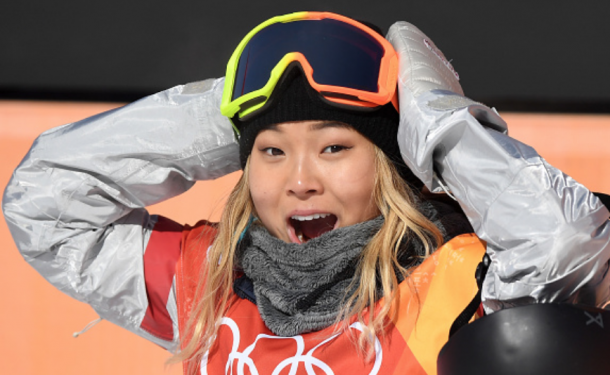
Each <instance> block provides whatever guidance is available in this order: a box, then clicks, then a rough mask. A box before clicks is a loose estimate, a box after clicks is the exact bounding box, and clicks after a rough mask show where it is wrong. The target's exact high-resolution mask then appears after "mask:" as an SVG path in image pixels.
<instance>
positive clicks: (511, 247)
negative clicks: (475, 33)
mask: <svg viewBox="0 0 610 375" xmlns="http://www.w3.org/2000/svg"><path fill="white" fill-rule="evenodd" d="M388 39H389V40H390V41H391V43H392V44H393V45H394V47H395V48H396V50H397V52H398V53H399V56H400V72H399V89H400V114H401V125H400V130H399V134H398V140H399V144H400V148H401V152H402V155H403V157H404V159H405V161H406V163H407V165H408V166H409V167H410V168H411V169H412V170H413V172H414V173H415V174H416V175H417V176H418V177H419V178H420V179H421V180H422V181H423V182H424V183H425V184H426V186H427V187H428V188H429V189H430V190H431V191H433V192H442V191H443V190H447V191H450V192H451V193H452V194H453V195H454V196H455V198H456V199H457V201H458V202H459V203H460V205H461V206H462V208H463V209H464V211H465V213H466V215H467V216H468V218H469V220H470V222H471V224H472V225H473V228H474V229H475V232H476V234H477V235H478V236H479V237H480V238H481V239H482V240H484V241H486V242H487V252H488V254H489V255H490V257H491V259H492V263H491V266H490V268H489V271H488V274H487V277H486V278H485V281H484V284H483V289H482V299H483V303H484V306H485V308H486V310H487V311H488V312H491V311H496V310H499V309H502V308H506V307H510V306H516V305H522V304H528V303H536V302H571V303H586V304H590V305H597V306H601V305H603V304H605V302H607V301H608V300H609V299H610V277H609V276H608V262H609V259H610V223H609V221H608V217H609V213H608V210H607V209H606V208H605V207H604V206H603V205H602V203H601V202H600V201H599V199H598V198H597V197H595V196H594V195H593V194H592V193H591V192H590V191H589V190H588V189H587V188H586V187H584V186H583V185H581V184H579V183H578V182H576V181H574V180H573V179H572V178H570V177H569V176H567V175H565V174H564V173H562V172H561V171H560V170H558V169H556V168H554V167H553V166H551V165H550V164H548V163H547V162H546V161H545V160H544V159H543V158H542V157H541V156H540V155H538V153H537V152H536V151H535V150H534V149H533V148H532V147H530V146H528V145H525V144H523V143H521V142H519V141H517V140H515V139H513V138H511V137H509V136H508V135H507V128H506V124H505V123H504V121H503V120H502V119H501V118H500V117H499V116H498V115H497V113H495V111H493V110H490V109H489V108H487V107H485V106H484V105H481V104H479V103H475V102H473V101H471V100H469V99H467V98H465V97H464V96H463V94H462V90H461V88H460V85H459V83H458V76H457V73H455V71H454V70H453V67H452V66H451V64H450V63H449V62H448V61H447V60H446V59H445V57H444V55H443V54H442V52H440V51H439V50H438V48H437V47H436V46H435V45H434V43H433V42H432V41H431V40H430V39H429V38H428V37H427V36H426V35H424V34H423V33H422V32H421V31H420V30H418V29H417V28H416V27H415V26H413V25H410V24H408V23H406V22H399V23H396V24H395V25H393V26H392V28H391V29H390V31H389V34H388Z"/></svg>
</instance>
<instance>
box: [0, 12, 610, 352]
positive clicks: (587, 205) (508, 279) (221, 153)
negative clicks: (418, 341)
mask: <svg viewBox="0 0 610 375" xmlns="http://www.w3.org/2000/svg"><path fill="white" fill-rule="evenodd" d="M418 32H419V31H418V30H416V29H415V28H414V27H412V26H411V25H409V24H406V23H397V24H395V25H394V26H393V27H392V28H391V30H390V33H389V35H388V39H389V40H390V41H391V42H392V43H393V44H394V46H395V48H396V49H397V51H399V53H400V57H401V68H400V106H401V126H400V130H399V135H398V137H399V143H400V146H401V150H402V152H403V156H404V157H405V160H406V162H407V163H408V165H409V167H411V168H412V169H413V171H414V172H415V173H416V175H417V176H418V177H419V178H421V179H422V180H423V181H424V183H425V184H426V185H427V186H428V187H429V188H430V189H431V190H432V191H441V190H442V188H443V187H444V189H446V190H447V191H449V190H450V191H451V193H452V194H453V195H454V196H455V197H456V198H457V199H458V201H459V202H460V204H461V205H462V207H463V208H464V210H465V212H466V214H467V215H468V217H469V219H470V220H471V222H472V224H473V226H474V228H475V230H476V232H477V234H478V235H479V236H480V237H481V238H482V239H483V240H485V241H487V244H488V249H489V250H488V251H489V253H490V255H491V257H492V260H493V263H492V266H491V268H490V271H489V274H488V276H487V278H486V280H485V284H484V300H485V306H486V308H487V309H488V311H493V310H497V309H500V308H503V307H506V306H511V305H516V304H522V303H532V302H548V301H570V302H586V303H589V304H592V305H600V304H603V303H604V302H605V301H607V300H608V299H609V286H608V283H609V278H608V277H606V276H607V272H606V271H607V269H608V259H609V258H610V246H609V245H608V241H609V238H610V230H609V228H608V215H609V213H608V211H607V210H606V209H605V208H604V207H603V206H602V205H601V203H600V202H599V200H598V199H597V198H596V197H594V196H593V195H592V194H591V193H590V192H589V191H588V190H587V189H586V188H585V187H584V186H582V185H580V184H578V183H577V182H575V181H574V180H572V179H571V178H569V177H568V176H566V175H564V174H563V173H561V172H560V171H558V170H557V169H555V168H553V167H552V166H550V165H548V164H547V163H546V162H545V161H544V160H543V159H542V158H541V157H540V156H539V155H538V154H537V153H536V152H535V151H534V150H533V149H532V148H531V147H529V146H527V145H524V144H522V143H519V142H518V141H516V140H514V139H512V138H510V137H508V136H507V135H505V134H504V133H503V132H504V131H505V129H506V127H505V124H504V122H503V121H502V120H501V119H500V118H499V117H498V116H497V115H496V114H495V113H494V112H493V111H491V110H489V109H488V108H487V107H484V106H482V105H480V104H477V103H473V102H472V101H470V100H468V99H466V98H464V97H463V96H461V88H460V87H459V84H457V80H455V78H454V79H453V80H452V78H451V77H452V76H453V72H451V71H450V70H449V69H448V65H447V64H448V63H447V64H445V62H444V61H443V60H442V59H441V58H440V57H439V56H442V54H440V51H437V50H436V47H433V48H428V47H427V45H426V44H425V43H422V40H423V39H422V38H419V39H418V38H416V37H414V35H415V36H417V35H419V34H418ZM412 33H415V34H413V35H411V34H412ZM419 33H421V32H419ZM421 35H423V34H421ZM418 40H419V41H418ZM430 43H431V42H430ZM432 46H433V44H432ZM414 51H415V52H414ZM418 66H419V67H421V69H419V70H417V69H415V68H416V67H418ZM449 66H450V65H449ZM416 70H417V72H416ZM222 85H223V79H218V80H207V81H203V82H199V83H193V84H188V85H185V86H178V87H174V88H172V89H169V90H167V91H164V92H161V93H158V94H155V95H152V96H150V97H147V98H144V99H142V100H140V101H138V102H135V103H132V104H130V105H127V106H125V107H122V108H119V109H116V110H113V111H109V112H106V113H103V114H100V115H97V116H94V117H91V118H88V119H85V120H82V121H79V122H76V123H73V124H68V125H64V126H61V127H58V128H55V129H51V130H49V131H47V132H45V133H43V134H42V135H41V136H40V137H39V138H38V139H37V140H36V141H35V142H34V144H33V146H32V149H31V150H30V151H29V152H28V154H27V155H26V156H25V158H24V160H23V161H22V162H21V164H20V165H19V167H18V168H17V170H16V171H15V173H14V175H13V178H12V179H11V181H10V182H9V184H8V186H7V188H6V191H5V193H4V198H3V210H4V215H5V218H6V220H7V223H8V226H9V228H10V230H11V233H12V235H13V237H14V239H15V242H16V244H17V247H18V248H19V249H20V251H21V252H22V254H23V256H24V258H25V259H26V260H27V261H28V262H29V263H30V264H32V266H33V267H35V268H36V269H37V270H38V271H39V272H40V273H41V274H42V275H43V276H44V277H45V278H46V279H47V280H49V281H50V282H51V283H53V284H54V285H55V286H57V287H58V288H59V289H60V290H62V291H64V292H65V293H67V294H69V295H71V296H73V297H75V298H77V299H79V300H81V301H84V302H86V303H88V304H90V305H91V306H92V307H93V308H94V309H95V310H96V311H97V313H98V314H99V315H100V317H102V318H104V319H106V320H109V321H112V322H114V323H116V324H118V325H121V326H123V327H125V328H127V329H129V330H131V331H133V332H135V333H137V334H139V335H141V336H143V337H145V338H148V339H149V340H152V341H154V342H156V343H157V344H160V345H162V346H163V347H165V348H167V349H170V350H174V349H176V348H177V343H178V334H177V332H178V330H177V329H176V328H175V329H174V332H175V333H174V339H173V340H172V341H171V342H170V341H164V340H160V339H158V338H156V337H155V336H153V335H151V334H149V333H148V332H146V331H144V330H142V329H141V328H140V324H141V322H142V319H143V317H144V315H145V312H146V308H147V306H148V301H147V297H146V290H145V285H144V276H143V265H142V256H143V254H144V252H145V250H146V245H147V243H148V239H149V237H150V234H151V231H152V228H153V226H154V224H155V222H156V218H155V217H154V216H149V214H148V213H147V211H146V210H145V208H144V207H145V206H147V205H150V204H154V203H157V202H159V201H162V200H165V199H169V198H171V197H174V196H176V195H178V194H180V193H182V192H184V191H186V190H187V189H189V188H190V187H191V186H192V185H193V184H194V183H195V181H197V180H206V179H213V178H217V177H220V176H222V175H225V174H227V173H230V172H233V171H235V170H238V169H239V166H240V164H239V157H238V145H237V143H236V140H235V137H234V133H233V130H232V126H231V124H230V122H229V120H228V119H226V118H225V117H223V116H222V115H221V114H220V111H219V104H220V98H221V94H222ZM170 293H171V294H172V295H170V298H169V299H168V305H167V308H168V311H169V312H170V315H172V318H173V321H174V322H176V321H177V319H176V306H175V296H174V295H173V291H172V292H170Z"/></svg>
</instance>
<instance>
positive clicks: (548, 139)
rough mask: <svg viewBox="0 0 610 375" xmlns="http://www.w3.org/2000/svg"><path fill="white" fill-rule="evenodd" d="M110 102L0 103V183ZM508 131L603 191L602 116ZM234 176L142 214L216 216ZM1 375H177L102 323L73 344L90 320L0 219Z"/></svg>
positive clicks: (532, 122) (526, 119)
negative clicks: (50, 136) (39, 146)
mask: <svg viewBox="0 0 610 375" xmlns="http://www.w3.org/2000/svg"><path fill="white" fill-rule="evenodd" d="M116 106H118V104H107V103H105V104H98V103H63V102H62V103H54V102H26V101H0V187H2V189H4V187H5V186H6V184H7V183H8V180H9V178H10V176H11V173H12V171H13V169H14V168H15V167H16V166H17V164H18V163H19V161H20V160H21V158H22V157H23V156H24V155H25V154H26V152H27V151H28V149H29V147H30V146H31V144H32V141H33V140H34V139H35V138H36V136H37V135H38V134H40V133H41V132H42V131H44V130H46V129H49V128H51V127H55V126H58V125H61V124H64V123H69V122H72V121H76V120H79V119H82V118H85V117H87V116H90V115H93V114H96V113H99V112H102V111H105V110H108V109H111V108H114V107H116ZM502 115H503V117H504V119H505V120H506V121H507V122H508V124H509V127H510V134H511V135H512V136H513V137H515V138H517V139H519V140H521V141H523V142H525V143H528V144H530V145H531V146H534V147H535V148H536V150H538V152H539V153H540V154H541V155H542V156H544V157H545V158H546V159H547V160H548V161H549V162H550V163H551V164H553V165H554V166H556V167H558V168H559V169H561V170H563V171H564V172H566V173H567V174H569V175H571V176H572V177H574V178H575V179H576V180H577V181H579V182H581V183H583V184H584V185H586V186H587V187H589V189H591V190H593V191H602V192H610V173H607V172H606V171H607V170H609V169H610V147H608V141H609V140H610V116H609V115H590V116H584V115H555V114H553V115H545V114H536V115H532V114H517V113H503V114H502ZM238 177H239V174H238V173H234V174H232V175H229V176H226V177H223V178H221V179H219V180H216V181H213V182H200V183H198V184H197V185H195V187H194V188H193V189H191V190H190V191H189V192H187V193H185V194H183V195H181V196H179V197H177V198H174V199H172V200H171V201H168V202H164V203H161V204H158V205H155V206H151V207H150V208H149V210H150V211H151V212H152V213H158V214H162V215H165V216H168V217H171V218H172V219H174V220H176V221H178V222H183V223H194V222H196V221H197V220H199V219H202V218H207V219H212V220H217V219H218V217H219V215H220V211H221V209H222V205H223V202H224V199H225V198H226V196H227V194H228V189H230V187H231V186H232V185H233V184H234V183H235V181H236V179H237V178H238ZM0 246H1V249H2V250H1V252H0V285H2V288H1V289H0V290H1V292H0V301H2V302H1V303H2V308H0V353H1V354H0V373H1V374H62V375H71V374H109V373H113V374H181V373H182V370H181V366H180V365H174V366H171V367H166V366H164V362H165V361H166V359H167V358H169V354H168V353H167V352H166V351H164V350H163V349H161V348H159V347H157V346H156V345H154V344H151V343H149V342H147V341H145V340H143V339H140V338H139V337H137V336H135V335H133V334H131V333H130V332H128V331H126V330H124V329H121V328H119V327H116V326H114V325H113V324H111V323H108V322H106V321H102V322H101V323H99V324H98V325H96V326H95V327H93V328H92V329H91V330H90V331H88V332H86V333H85V334H83V335H82V336H80V337H78V338H73V337H72V333H73V332H75V331H79V330H81V329H82V328H84V327H85V326H86V325H87V323H89V322H90V321H92V320H95V319H97V315H96V314H95V313H94V312H93V310H92V309H91V308H90V307H88V306H87V305H85V304H83V303H80V302H77V301H75V300H72V299H71V298H69V297H68V296H66V295H64V294H63V293H61V292H59V291H58V290H56V289H55V288H54V287H52V286H51V285H50V284H48V283H47V282H46V281H45V280H44V279H43V278H42V277H41V276H40V275H38V273H36V271H34V270H33V269H32V268H31V267H29V266H28V265H27V264H26V262H25V261H24V260H23V259H22V258H21V256H20V255H19V253H18V251H17V249H16V247H15V244H14V243H13V241H12V239H11V237H10V234H9V232H8V228H7V226H6V223H5V222H4V220H1V221H0Z"/></svg>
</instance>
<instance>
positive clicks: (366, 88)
mask: <svg viewBox="0 0 610 375" xmlns="http://www.w3.org/2000/svg"><path fill="white" fill-rule="evenodd" d="M296 66H298V67H299V68H300V69H301V70H302V72H303V74H304V75H305V77H306V78H307V80H308V81H309V84H310V86H311V87H312V88H313V89H315V90H316V91H317V92H318V93H319V94H320V95H321V97H322V98H323V99H325V100H326V102H328V103H330V104H336V105H338V106H346V105H347V106H349V107H350V108H356V109H365V110H366V109H370V108H375V107H379V106H382V105H385V104H387V103H389V102H393V103H394V106H395V107H396V108H397V106H398V102H397V100H396V95H395V94H396V84H397V76H398V56H397V54H396V51H395V50H394V48H393V47H392V45H391V44H390V43H389V42H388V41H387V40H386V39H385V38H383V37H382V36H381V35H379V34H378V33H376V32H375V31H373V30H372V29H370V28H369V27H367V26H365V25H363V24H361V23H359V22H357V21H354V20H352V19H350V18H347V17H344V16H340V15H338V14H334V13H328V12H297V13H292V14H287V15H284V16H277V17H274V18H272V19H270V20H268V21H266V22H263V23H262V24H260V25H259V26H257V27H256V28H255V29H254V30H252V31H251V32H250V33H249V34H248V35H246V37H245V38H244V39H243V40H242V41H241V43H240V44H239V45H238V46H237V49H236V50H235V52H233V55H232V56H231V59H230V60H229V63H228V65H227V74H226V78H225V86H224V92H223V97H222V103H221V106H220V110H221V112H222V114H223V115H225V116H227V117H229V118H233V117H234V116H236V115H237V116H238V118H239V119H240V120H247V119H249V118H252V117H254V116H255V115H256V114H257V113H259V112H260V111H262V110H263V109H264V108H266V106H268V105H269V104H270V103H271V101H272V99H273V95H272V94H273V91H274V89H275V87H276V86H277V85H278V82H280V80H281V78H282V77H283V76H284V73H285V72H286V71H287V70H289V69H291V68H293V67H296Z"/></svg>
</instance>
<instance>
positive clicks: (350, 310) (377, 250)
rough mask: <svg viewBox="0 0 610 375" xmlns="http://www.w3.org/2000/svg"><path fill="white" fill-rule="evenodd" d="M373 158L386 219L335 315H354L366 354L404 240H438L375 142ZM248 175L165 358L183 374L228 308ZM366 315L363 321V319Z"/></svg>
mask: <svg viewBox="0 0 610 375" xmlns="http://www.w3.org/2000/svg"><path fill="white" fill-rule="evenodd" d="M375 159H376V160H375V163H376V165H375V167H376V173H375V185H374V186H375V187H374V192H373V200H374V202H375V204H376V205H377V207H378V208H379V211H380V212H381V214H382V215H383V217H384V219H385V220H384V224H383V225H382V227H381V229H380V230H379V232H377V234H375V235H374V236H373V238H372V239H371V241H370V242H369V243H368V244H367V245H366V246H365V248H364V249H363V251H362V254H361V259H360V262H359V264H358V267H357V270H356V275H355V277H354V278H353V281H352V283H351V285H350V288H348V290H355V291H354V292H353V293H352V294H351V295H349V296H346V298H345V299H344V303H343V304H342V306H343V307H342V308H341V310H340V312H339V315H338V318H337V322H343V323H345V324H340V325H339V326H340V327H341V328H339V329H347V321H348V319H351V318H352V317H354V316H355V317H357V319H358V321H359V322H360V323H361V325H362V327H363V332H362V333H361V334H360V336H359V337H358V343H357V346H358V347H359V348H360V349H361V350H362V351H369V352H370V349H371V348H372V347H373V345H372V344H373V340H374V337H375V336H376V335H377V334H381V335H384V331H385V326H384V322H385V319H386V317H388V314H389V312H390V305H391V301H392V300H393V298H395V292H396V291H397V287H398V278H397V276H396V273H397V272H399V273H400V274H401V275H402V276H403V278H406V277H407V276H408V273H409V269H407V268H405V267H404V266H403V265H401V264H400V263H399V261H398V257H399V256H400V255H401V251H405V250H404V249H406V247H405V246H404V245H405V241H410V240H411V239H412V238H414V237H417V238H419V240H420V241H421V242H422V244H423V246H424V248H425V255H424V256H423V257H427V256H428V255H429V254H430V253H431V252H432V251H433V250H434V248H436V247H438V246H440V245H441V244H442V241H443V239H442V235H441V233H440V231H439V230H438V228H437V227H436V226H435V225H434V224H433V223H432V222H430V221H429V220H428V219H427V218H426V217H425V216H423V215H422V214H421V213H420V212H419V211H418V210H417V207H416V206H415V201H414V197H413V193H412V192H411V189H410V187H409V186H408V185H407V184H406V183H405V181H404V180H403V179H402V178H401V177H400V175H399V173H398V172H397V170H396V168H395V167H394V165H393V164H392V163H391V162H390V160H389V159H388V158H387V156H386V155H385V154H384V153H383V151H381V150H380V149H379V148H378V147H376V146H375ZM248 174H249V162H248V163H246V167H245V168H244V173H243V175H242V177H241V179H240V180H239V182H238V183H237V185H236V186H235V188H234V189H233V191H232V192H231V195H230V196H229V199H228V201H227V204H226V206H225V209H224V211H223V214H222V218H221V221H220V224H219V227H218V234H217V237H216V239H215V241H214V243H213V245H212V247H211V249H210V251H209V252H208V261H207V265H206V267H203V268H204V270H203V271H202V275H201V278H200V281H199V285H198V287H197V292H196V301H197V302H195V304H194V305H193V310H192V312H191V316H190V318H189V322H188V324H187V327H186V330H185V331H184V332H188V336H186V337H183V338H182V340H183V344H185V345H183V347H182V351H181V352H180V353H179V354H177V355H175V356H174V357H172V359H171V360H170V362H171V363H176V362H179V361H185V366H187V368H186V370H187V373H194V372H195V370H196V368H197V365H198V361H199V360H200V359H201V358H202V356H203V355H204V354H205V353H206V352H208V351H209V350H210V349H211V348H212V346H213V345H214V338H215V336H216V333H217V332H218V328H219V327H220V322H221V319H222V318H223V316H224V314H225V313H226V311H227V309H228V308H229V307H230V306H229V299H230V298H231V296H232V289H233V282H234V280H235V272H234V268H235V252H236V249H237V245H238V243H239V239H240V235H241V233H242V232H243V231H244V230H245V229H246V228H247V225H248V221H249V219H250V217H251V215H253V214H254V204H253V203H252V199H251V197H250V188H249V185H248ZM413 255H414V256H415V254H413ZM378 280H380V281H381V285H379V282H378ZM379 291H381V295H379ZM379 297H383V299H384V301H386V302H385V303H383V304H382V305H381V306H379V308H375V305H376V303H375V302H376V301H377V300H378V299H379ZM370 307H373V308H370ZM366 315H368V319H365V316H366Z"/></svg>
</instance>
